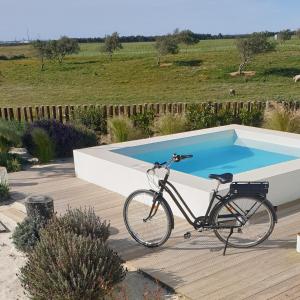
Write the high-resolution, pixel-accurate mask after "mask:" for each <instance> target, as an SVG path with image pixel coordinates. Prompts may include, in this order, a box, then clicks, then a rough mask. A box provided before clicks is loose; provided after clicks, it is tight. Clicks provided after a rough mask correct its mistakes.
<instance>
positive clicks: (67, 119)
mask: <svg viewBox="0 0 300 300" xmlns="http://www.w3.org/2000/svg"><path fill="white" fill-rule="evenodd" d="M65 116H66V123H68V122H69V121H70V108H69V105H66V106H65Z"/></svg>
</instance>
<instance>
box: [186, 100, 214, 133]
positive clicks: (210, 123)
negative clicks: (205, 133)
mask: <svg viewBox="0 0 300 300" xmlns="http://www.w3.org/2000/svg"><path fill="white" fill-rule="evenodd" d="M186 118H187V125H188V127H189V129H190V130H196V129H202V128H209V127H214V126H216V125H217V116H216V114H215V112H214V108H213V106H212V105H211V104H210V103H207V104H205V105H203V104H200V103H199V104H190V105H189V106H188V107H187V112H186Z"/></svg>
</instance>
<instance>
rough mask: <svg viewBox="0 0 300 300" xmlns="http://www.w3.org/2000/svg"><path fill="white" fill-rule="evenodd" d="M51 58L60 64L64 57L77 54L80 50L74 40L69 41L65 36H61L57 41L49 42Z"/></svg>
mask: <svg viewBox="0 0 300 300" xmlns="http://www.w3.org/2000/svg"><path fill="white" fill-rule="evenodd" d="M50 48H51V49H52V51H53V56H54V57H55V58H56V59H57V60H58V62H59V63H60V64H61V63H62V62H63V60H64V58H65V56H66V55H70V54H73V53H78V52H79V50H80V47H79V43H78V41H77V40H75V39H71V38H69V37H67V36H62V37H61V38H60V39H59V40H57V41H51V47H50Z"/></svg>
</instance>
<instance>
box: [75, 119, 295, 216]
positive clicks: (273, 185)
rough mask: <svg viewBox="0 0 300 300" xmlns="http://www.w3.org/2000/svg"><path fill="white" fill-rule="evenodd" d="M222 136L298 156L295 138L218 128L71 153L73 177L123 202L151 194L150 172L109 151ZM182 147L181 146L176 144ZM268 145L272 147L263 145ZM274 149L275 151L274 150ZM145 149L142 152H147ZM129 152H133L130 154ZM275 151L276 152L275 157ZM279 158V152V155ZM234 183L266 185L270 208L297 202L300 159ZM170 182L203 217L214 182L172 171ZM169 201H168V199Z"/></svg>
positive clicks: (254, 172)
mask: <svg viewBox="0 0 300 300" xmlns="http://www.w3.org/2000/svg"><path fill="white" fill-rule="evenodd" d="M216 134H217V135H219V134H220V136H222V135H223V134H226V135H228V134H231V135H236V143H246V144H243V145H244V146H250V147H258V148H260V149H261V147H267V148H269V147H272V150H271V149H263V150H268V151H273V152H277V151H278V152H281V151H284V152H283V153H286V152H288V153H286V154H291V155H293V153H294V155H296V154H297V156H299V155H300V136H299V135H297V134H291V133H283V132H278V131H273V130H266V129H261V128H253V127H247V126H241V125H229V126H222V127H217V128H210V129H203V130H197V131H191V132H185V133H180V134H174V135H169V136H162V137H154V138H149V139H143V140H138V141H130V142H126V143H119V144H112V145H105V146H97V147H91V148H85V149H80V150H74V163H75V172H76V176H77V177H78V178H81V179H83V180H86V181H88V182H91V183H94V184H96V185H99V186H102V187H104V188H107V189H109V190H112V191H114V192H117V193H119V194H121V195H123V196H125V197H127V196H128V195H129V194H130V193H131V192H133V191H134V190H136V189H144V188H149V185H148V180H147V177H146V174H145V173H146V170H147V169H148V168H150V167H151V166H152V164H149V163H147V162H143V161H140V160H137V159H134V158H131V157H128V156H125V155H121V154H119V153H116V152H113V151H121V152H122V149H124V148H127V149H126V151H127V150H128V149H129V148H128V147H136V146H139V147H138V148H139V149H142V148H143V147H146V146H145V145H146V144H149V143H151V144H152V146H157V145H161V144H157V143H160V142H162V141H168V142H169V143H175V144H176V140H177V141H178V139H182V138H187V137H191V138H192V139H191V140H193V139H195V140H198V139H199V138H200V139H201V136H202V137H203V138H204V139H205V140H207V139H210V138H212V137H213V136H216ZM180 142H184V140H180ZM265 143H272V145H271V146H270V145H267V146H266V145H265ZM274 145H275V147H274ZM148 147H149V146H147V147H146V148H148ZM131 149H132V151H135V150H136V149H134V148H131ZM274 149H277V150H276V151H274ZM281 153H282V152H281ZM234 180H236V181H238V180H246V181H261V180H267V181H269V182H270V190H269V194H268V199H269V200H270V201H271V202H272V203H273V205H279V204H283V203H286V202H289V201H293V200H296V199H298V198H300V159H295V160H292V161H288V162H284V163H279V164H276V165H272V166H268V167H264V168H260V169H255V170H252V171H247V172H244V173H240V174H236V175H234ZM170 181H171V183H173V184H174V185H175V186H176V187H177V189H178V191H179V192H180V193H181V194H182V196H183V197H184V199H185V200H186V202H187V203H188V205H189V206H190V207H191V209H192V211H193V212H194V213H195V215H203V214H204V213H205V210H206V208H207V205H208V203H209V199H210V197H211V193H212V192H211V191H212V189H214V188H215V186H216V182H215V181H214V180H209V179H204V178H200V177H196V176H192V175H189V174H185V173H182V172H178V171H174V170H171V176H170ZM228 188H229V184H227V185H223V186H221V188H220V190H221V192H222V193H226V192H227V191H228ZM168 200H170V199H168ZM169 203H170V205H171V208H172V211H173V213H174V214H175V215H177V216H182V215H181V213H180V212H179V211H178V209H177V207H176V206H175V205H174V204H173V202H172V201H171V200H170V201H169Z"/></svg>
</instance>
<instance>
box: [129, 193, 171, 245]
mask: <svg viewBox="0 0 300 300" xmlns="http://www.w3.org/2000/svg"><path fill="white" fill-rule="evenodd" d="M155 197H156V194H155V193H154V192H152V191H149V190H138V191H135V192H133V193H132V194H131V195H130V196H129V197H128V198H127V199H126V202H125V205H124V210H123V217H124V222H125V225H126V228H127V230H128V232H129V233H130V235H131V236H132V237H133V238H134V239H135V240H136V241H137V242H138V243H140V244H141V245H144V246H146V247H150V248H151V247H158V246H161V245H162V244H164V243H165V242H166V241H167V240H168V238H169V236H170V234H171V231H172V220H173V218H172V215H171V212H170V208H169V207H168V204H167V203H166V202H165V200H164V199H162V198H161V199H160V200H158V201H157V202H156V203H155V207H154V209H153V212H152V214H151V215H150V210H151V207H152V204H153V201H154V199H155Z"/></svg>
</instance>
